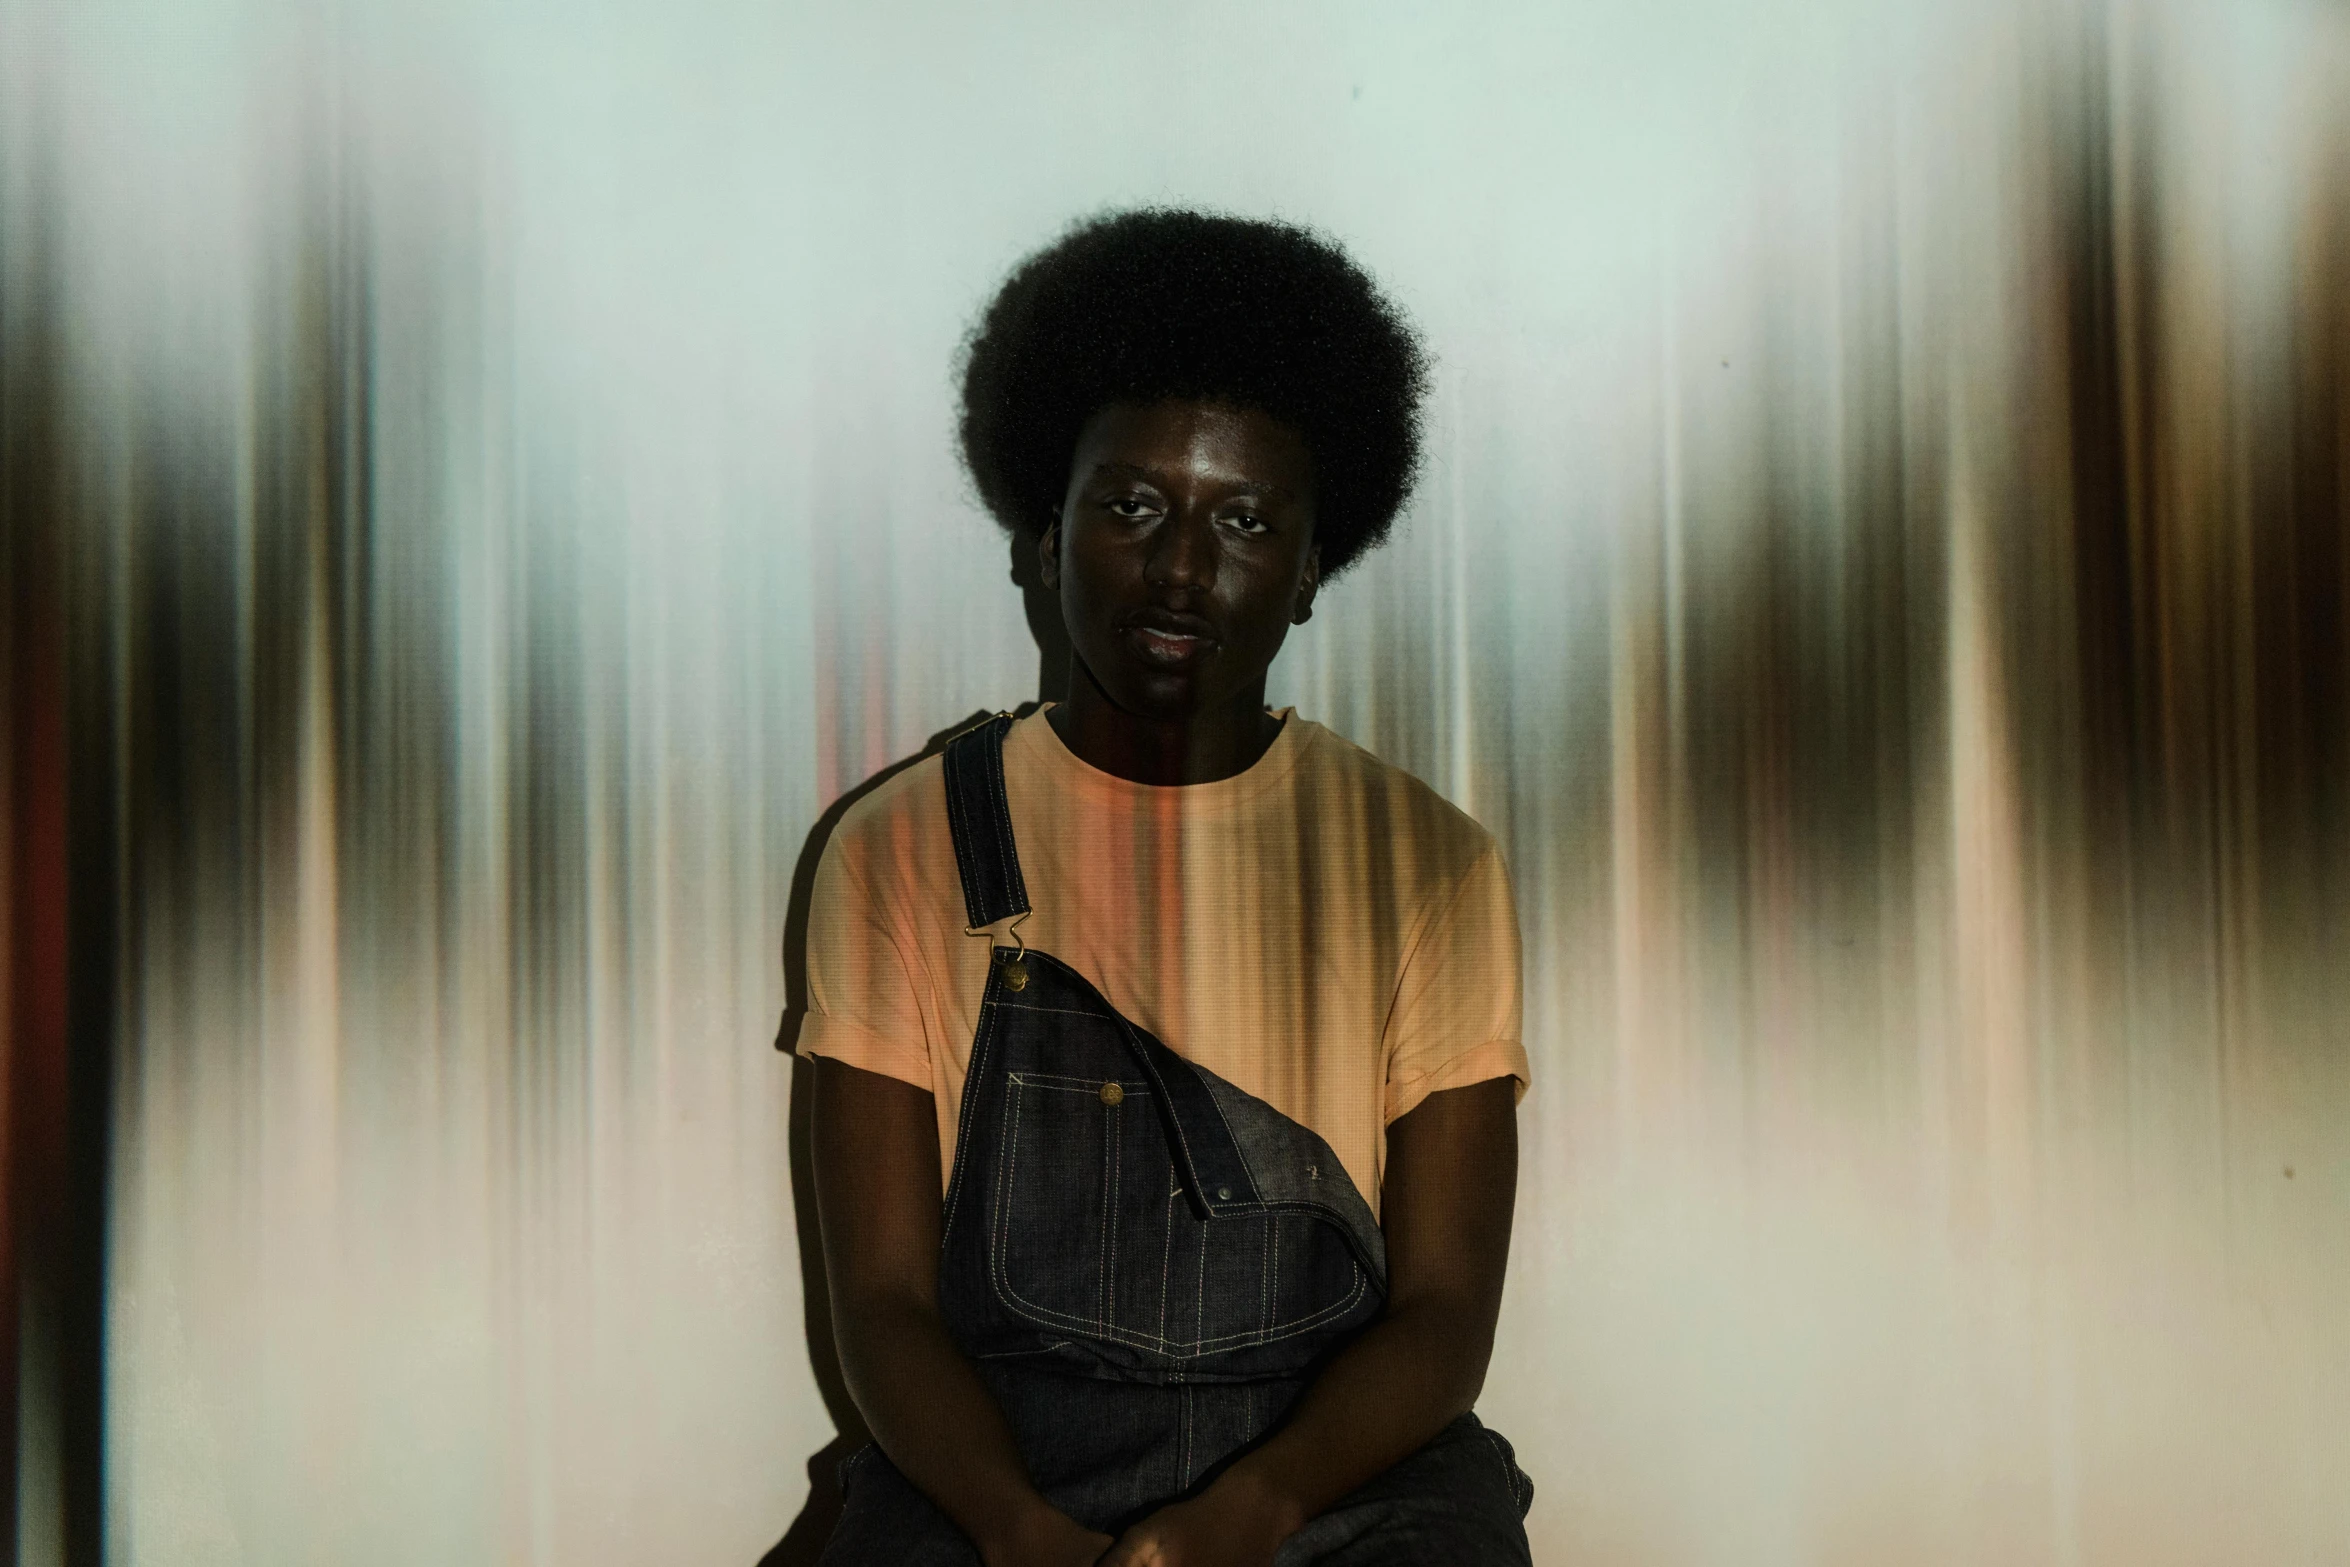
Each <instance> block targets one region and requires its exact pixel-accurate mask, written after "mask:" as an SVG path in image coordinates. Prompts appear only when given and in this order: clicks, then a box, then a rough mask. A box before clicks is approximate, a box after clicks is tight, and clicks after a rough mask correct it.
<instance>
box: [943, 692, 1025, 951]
mask: <svg viewBox="0 0 2350 1567" xmlns="http://www.w3.org/2000/svg"><path fill="white" fill-rule="evenodd" d="M1011 727H1012V715H1011V714H1009V713H998V714H997V715H996V716H995V717H993V718H991V719H989V720H987V721H986V722H985V723H982V724H974V725H973V726H972V727H971V728H969V729H966V730H964V731H963V732H962V733H961V734H959V735H957V736H955V738H954V739H952V740H950V741H948V742H947V748H946V755H945V758H944V760H945V763H946V779H947V828H948V830H949V831H950V832H951V833H953V835H954V839H955V869H956V870H958V871H959V872H961V873H962V877H963V910H964V913H965V914H966V915H967V916H968V921H967V927H968V928H969V929H970V930H972V931H977V930H978V929H979V928H980V927H981V926H983V925H993V924H994V923H995V922H996V921H998V920H1002V919H1009V918H1011V917H1012V916H1013V915H1015V914H1025V913H1027V912H1028V884H1027V883H1026V882H1024V881H1022V880H1021V879H1020V851H1019V849H1018V847H1017V846H1016V845H1014V843H1013V842H1012V812H1011V809H1010V807H1009V806H1008V805H1007V804H1006V803H1005V800H1004V734H1005V731H1007V730H1009V729H1010V728H1011Z"/></svg>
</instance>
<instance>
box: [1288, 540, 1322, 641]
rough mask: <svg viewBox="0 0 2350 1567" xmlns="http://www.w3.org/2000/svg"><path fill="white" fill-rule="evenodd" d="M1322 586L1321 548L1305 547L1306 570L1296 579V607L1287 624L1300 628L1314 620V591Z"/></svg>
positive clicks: (1317, 546)
mask: <svg viewBox="0 0 2350 1567" xmlns="http://www.w3.org/2000/svg"><path fill="white" fill-rule="evenodd" d="M1321 585H1322V546H1321V545H1319V544H1309V545H1307V546H1306V569H1305V570H1304V572H1303V573H1301V574H1300V575H1299V577H1298V583H1297V605H1296V607H1295V608H1293V609H1291V610H1290V612H1289V623H1290V624H1291V625H1293V626H1302V625H1304V624H1305V623H1306V622H1307V621H1309V620H1311V619H1313V618H1314V590H1315V589H1316V588H1318V587H1320V586H1321Z"/></svg>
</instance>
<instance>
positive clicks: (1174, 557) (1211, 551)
mask: <svg viewBox="0 0 2350 1567" xmlns="http://www.w3.org/2000/svg"><path fill="white" fill-rule="evenodd" d="M1215 530H1216V524H1215V522H1214V520H1213V519H1212V518H1210V517H1209V516H1208V515H1207V514H1206V513H1205V512H1203V511H1195V510H1193V509H1192V508H1190V507H1179V508H1177V509H1176V510H1174V511H1173V512H1171V513H1169V515H1168V517H1167V522H1166V526H1164V527H1162V528H1160V529H1159V530H1158V537H1157V538H1156V539H1154V540H1153V541H1152V546H1151V554H1150V560H1149V561H1148V562H1147V563H1146V565H1145V569H1144V576H1145V577H1146V578H1147V579H1148V581H1149V582H1150V584H1151V586H1152V587H1155V588H1160V589H1164V590H1175V589H1189V590H1192V591H1205V590H1206V589H1208V588H1211V587H1214V586H1215V583H1216V531H1215Z"/></svg>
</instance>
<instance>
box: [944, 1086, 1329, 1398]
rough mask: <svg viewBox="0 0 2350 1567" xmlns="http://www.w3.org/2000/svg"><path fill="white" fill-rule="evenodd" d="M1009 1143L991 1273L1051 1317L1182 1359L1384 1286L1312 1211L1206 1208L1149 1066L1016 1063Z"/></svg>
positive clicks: (1296, 1329)
mask: <svg viewBox="0 0 2350 1567" xmlns="http://www.w3.org/2000/svg"><path fill="white" fill-rule="evenodd" d="M998 1148H999V1162H998V1166H997V1182H996V1202H995V1205H994V1207H995V1212H994V1224H993V1226H992V1231H993V1233H992V1234H991V1235H990V1237H989V1239H990V1245H989V1252H990V1271H991V1273H992V1274H993V1285H994V1289H995V1292H996V1296H997V1299H998V1300H999V1301H1000V1302H1001V1303H1002V1305H1003V1306H1004V1308H1005V1309H1006V1310H1008V1311H1010V1312H1012V1313H1013V1314H1014V1315H1016V1316H1018V1317H1021V1318H1023V1319H1025V1320H1026V1321H1028V1322H1031V1323H1033V1324H1035V1325H1037V1326H1039V1327H1044V1328H1049V1329H1052V1330H1055V1331H1059V1332H1065V1333H1069V1334H1072V1335H1077V1336H1082V1337H1091V1338H1095V1339H1101V1340H1107V1341H1109V1342H1112V1343H1117V1344H1121V1345H1124V1346H1126V1347H1128V1348H1129V1349H1132V1350H1138V1351H1141V1352H1143V1353H1145V1354H1146V1355H1148V1356H1150V1357H1152V1358H1154V1359H1157V1360H1159V1361H1161V1362H1162V1363H1163V1364H1166V1365H1168V1366H1169V1367H1171V1368H1172V1367H1175V1366H1179V1365H1181V1364H1182V1363H1184V1362H1188V1361H1195V1360H1198V1359H1200V1358H1202V1357H1207V1356H1213V1355H1216V1354H1219V1353H1223V1352H1226V1351H1233V1350H1244V1349H1249V1348H1253V1347H1257V1346H1263V1345H1269V1344H1274V1343H1277V1342H1279V1341H1281V1340H1284V1339H1289V1338H1293V1337H1296V1336H1298V1335H1301V1334H1306V1333H1310V1332H1312V1331H1313V1330H1314V1329H1316V1328H1318V1327H1321V1326H1323V1325H1325V1324H1328V1323H1332V1322H1335V1321H1337V1320H1339V1319H1341V1318H1344V1317H1346V1316H1347V1315H1348V1314H1349V1313H1350V1312H1353V1311H1355V1310H1356V1309H1357V1308H1358V1307H1360V1306H1361V1305H1362V1303H1363V1301H1364V1297H1365V1295H1366V1294H1367V1293H1368V1292H1369V1291H1370V1290H1371V1287H1372V1286H1371V1281H1370V1279H1369V1276H1368V1275H1367V1274H1365V1272H1364V1271H1363V1268H1362V1266H1361V1264H1360V1263H1359V1262H1357V1260H1356V1259H1355V1256H1354V1253H1353V1252H1352V1250H1351V1249H1350V1248H1349V1247H1348V1246H1347V1244H1346V1242H1345V1240H1344V1238H1343V1237H1342V1236H1341V1235H1340V1234H1339V1233H1338V1231H1337V1230H1336V1228H1335V1227H1334V1226H1333V1225H1331V1224H1330V1223H1329V1222H1328V1221H1327V1220H1325V1219H1323V1218H1321V1217H1320V1216H1318V1215H1317V1214H1315V1213H1313V1212H1312V1211H1310V1210H1307V1209H1304V1208H1296V1209H1284V1208H1280V1207H1272V1208H1267V1209H1263V1210H1259V1211H1255V1212H1247V1213H1226V1214H1223V1215H1220V1216H1218V1217H1216V1218H1214V1219H1210V1220H1205V1221H1203V1220H1202V1219H1200V1218H1199V1216H1198V1215H1197V1214H1196V1213H1195V1212H1194V1211H1193V1208H1192V1206H1191V1203H1190V1201H1189V1199H1188V1198H1187V1197H1186V1195H1185V1194H1184V1191H1183V1185H1182V1180H1181V1177H1180V1176H1179V1174H1178V1173H1177V1168H1176V1164H1175V1160H1174V1157H1173V1155H1172V1153H1171V1151H1170V1150H1169V1147H1168V1143H1167V1134H1166V1130H1165V1124H1164V1120H1163V1118H1162V1115H1161V1110H1160V1107H1159V1105H1158V1104H1157V1103H1156V1101H1155V1099H1154V1097H1153V1095H1152V1091H1151V1087H1150V1084H1149V1083H1148V1081H1147V1080H1146V1079H1144V1078H1143V1077H1142V1076H1141V1075H1140V1074H1139V1073H1137V1074H1134V1075H1121V1076H1116V1077H1111V1076H1090V1075H1066V1074H1057V1073H1049V1072H1039V1071H1030V1070H1013V1071H1010V1072H1008V1073H1007V1074H1006V1082H1005V1096H1004V1105H1003V1124H1002V1127H1001V1141H1000V1143H999V1144H998Z"/></svg>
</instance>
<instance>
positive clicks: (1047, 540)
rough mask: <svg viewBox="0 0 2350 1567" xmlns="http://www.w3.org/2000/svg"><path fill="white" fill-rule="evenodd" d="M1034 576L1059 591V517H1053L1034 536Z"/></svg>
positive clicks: (1054, 590)
mask: <svg viewBox="0 0 2350 1567" xmlns="http://www.w3.org/2000/svg"><path fill="white" fill-rule="evenodd" d="M1036 576H1037V580H1038V581H1039V582H1042V583H1043V584H1044V585H1045V586H1046V587H1047V588H1049V589H1051V590H1052V591H1053V592H1055V593H1058V592H1060V591H1061V519H1060V518H1058V517H1055V518H1054V519H1053V520H1052V521H1050V522H1048V523H1046V524H1045V525H1044V532H1042V533H1040V534H1038V535H1037V536H1036Z"/></svg>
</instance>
